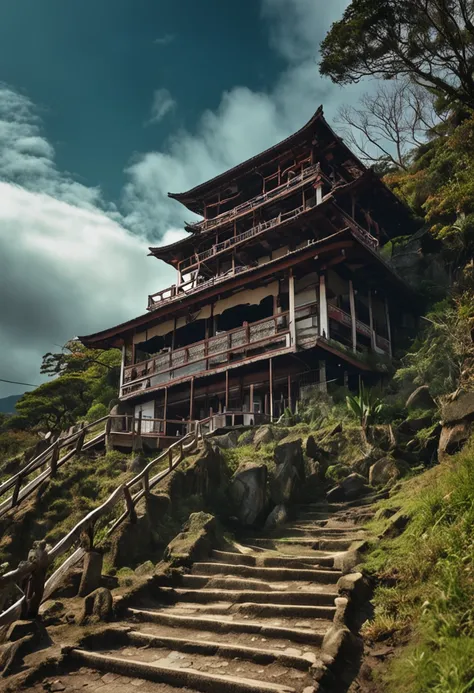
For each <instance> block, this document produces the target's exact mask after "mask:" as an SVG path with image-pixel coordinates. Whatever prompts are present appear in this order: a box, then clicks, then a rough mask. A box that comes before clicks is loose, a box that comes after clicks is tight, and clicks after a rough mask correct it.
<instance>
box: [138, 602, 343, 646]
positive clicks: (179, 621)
mask: <svg viewBox="0 0 474 693" xmlns="http://www.w3.org/2000/svg"><path fill="white" fill-rule="evenodd" d="M128 613H129V615H130V616H132V617H134V618H136V619H138V620H139V621H142V622H151V623H157V624H158V625H160V626H169V627H171V628H180V629H182V628H186V629H192V630H201V631H208V632H212V633H221V634H223V633H226V634H227V633H248V634H250V635H258V636H262V637H265V638H278V639H281V640H289V641H290V642H297V643H304V644H308V645H316V646H319V645H321V643H322V641H323V637H324V633H325V630H326V628H328V627H329V626H330V622H329V621H327V622H326V623H325V622H324V621H320V622H316V623H315V624H313V625H312V627H311V629H308V628H300V627H296V626H295V627H293V626H287V625H283V626H282V625H276V624H274V623H271V622H270V621H262V620H260V621H251V620H247V619H245V620H243V621H238V620H234V618H233V617H231V618H226V619H219V620H218V619H215V618H209V617H207V616H205V615H199V616H196V615H194V614H187V615H181V614H173V613H171V612H170V610H169V609H163V610H161V611H158V610H150V609H134V608H129V609H128ZM331 618H332V616H331ZM316 626H317V627H316Z"/></svg>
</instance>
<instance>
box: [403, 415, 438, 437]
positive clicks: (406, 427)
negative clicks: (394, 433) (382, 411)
mask: <svg viewBox="0 0 474 693" xmlns="http://www.w3.org/2000/svg"><path fill="white" fill-rule="evenodd" d="M432 423H433V417H432V416H419V417H417V418H416V419H405V421H402V423H401V424H400V426H399V427H398V430H399V432H400V433H403V434H405V435H409V434H410V433H417V431H421V430H422V429H423V428H428V427H429V426H431V425H432Z"/></svg>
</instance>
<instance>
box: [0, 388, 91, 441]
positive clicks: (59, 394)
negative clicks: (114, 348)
mask: <svg viewBox="0 0 474 693" xmlns="http://www.w3.org/2000/svg"><path fill="white" fill-rule="evenodd" d="M91 402H92V396H91V393H90V387H89V384H88V382H87V380H85V379H84V378H81V377H77V376H75V375H63V376H61V377H59V378H56V379H55V380H52V381H50V382H47V383H43V384H42V385H40V386H39V387H37V388H36V390H33V391H32V392H27V393H25V394H24V395H23V397H21V399H19V400H18V402H17V404H16V409H17V412H18V416H12V417H11V419H10V421H9V428H34V427H38V428H41V429H46V430H52V431H61V430H63V429H65V428H67V427H68V426H71V425H72V424H74V423H75V421H76V420H77V418H78V417H79V416H82V415H84V414H85V413H86V411H87V410H88V408H89V406H90V404H91Z"/></svg>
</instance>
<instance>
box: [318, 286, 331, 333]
mask: <svg viewBox="0 0 474 693" xmlns="http://www.w3.org/2000/svg"><path fill="white" fill-rule="evenodd" d="M319 334H320V336H321V337H324V338H325V339H329V320H328V304H327V298H326V277H325V275H324V274H320V275H319Z"/></svg>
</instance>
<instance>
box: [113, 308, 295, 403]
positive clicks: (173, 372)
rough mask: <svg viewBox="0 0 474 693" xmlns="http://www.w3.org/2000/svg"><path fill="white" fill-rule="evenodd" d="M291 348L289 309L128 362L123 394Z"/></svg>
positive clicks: (126, 394) (173, 381) (166, 383)
mask: <svg viewBox="0 0 474 693" xmlns="http://www.w3.org/2000/svg"><path fill="white" fill-rule="evenodd" d="M288 348H290V331H289V324H288V313H281V314H279V315H274V316H272V317H269V318H265V319H263V320H259V321H257V322H254V323H246V324H244V325H243V326H242V327H238V328H236V329H234V330H229V331H228V332H225V333H222V334H218V335H216V336H215V337H211V338H209V339H205V340H203V341H201V342H196V343H195V344H191V345H189V346H187V347H183V348H181V349H174V350H170V351H167V352H162V353H160V354H157V355H155V356H153V358H150V359H148V360H147V361H142V362H141V363H137V364H135V365H133V366H127V367H126V368H125V369H124V379H123V386H122V389H121V396H122V397H127V396H131V395H134V394H136V393H138V392H141V391H143V390H146V389H149V388H157V387H163V386H165V385H169V384H171V383H175V382H177V381H179V380H181V379H189V378H190V377H192V376H194V375H197V374H199V375H201V374H204V373H209V372H211V371H216V370H219V369H224V370H225V369H226V368H227V367H228V366H229V364H231V363H235V362H239V363H240V362H244V361H251V360H252V359H254V358H256V357H257V356H258V355H259V354H261V353H262V352H263V353H265V354H267V353H268V354H271V353H272V352H274V351H281V350H282V349H283V350H285V349H288Z"/></svg>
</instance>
